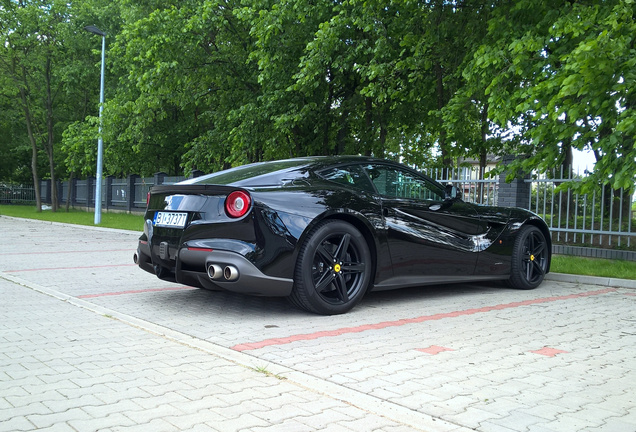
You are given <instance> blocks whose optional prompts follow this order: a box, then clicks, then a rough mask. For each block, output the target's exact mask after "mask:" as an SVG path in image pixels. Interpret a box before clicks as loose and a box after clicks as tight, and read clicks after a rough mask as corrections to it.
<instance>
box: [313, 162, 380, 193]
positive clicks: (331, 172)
mask: <svg viewBox="0 0 636 432" xmlns="http://www.w3.org/2000/svg"><path fill="white" fill-rule="evenodd" d="M319 174H320V176H321V177H322V178H324V179H325V180H330V181H332V182H335V183H338V184H341V185H344V186H352V187H356V188H358V189H362V190H364V191H367V192H375V191H374V190H373V186H372V185H371V183H369V179H368V177H367V176H366V175H365V174H364V173H363V172H362V170H361V169H360V168H359V167H356V166H341V167H334V168H328V169H326V170H323V171H321V172H320V173H319Z"/></svg>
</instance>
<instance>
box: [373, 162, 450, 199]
mask: <svg viewBox="0 0 636 432" xmlns="http://www.w3.org/2000/svg"><path fill="white" fill-rule="evenodd" d="M365 170H366V172H367V174H368V175H369V177H370V178H371V181H372V182H373V185H374V186H375V187H376V189H377V190H378V193H379V194H380V195H384V196H387V197H390V198H406V199H414V200H431V201H443V200H444V190H443V189H442V188H440V187H439V186H438V185H436V184H435V183H434V182H431V181H428V180H426V179H425V178H422V177H419V176H416V175H414V174H413V173H411V172H409V171H405V170H401V169H399V168H395V167H391V166H385V165H373V164H370V165H366V166H365Z"/></svg>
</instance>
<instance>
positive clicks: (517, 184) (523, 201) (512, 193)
mask: <svg viewBox="0 0 636 432" xmlns="http://www.w3.org/2000/svg"><path fill="white" fill-rule="evenodd" d="M517 157H518V156H511V155H507V156H504V157H503V158H502V163H503V164H504V166H507V165H510V164H511V163H512V162H513V161H514V160H515V159H517ZM521 157H522V156H521ZM507 175H508V170H505V171H504V172H502V173H501V174H500V175H499V202H498V205H500V206H502V207H522V208H528V203H529V202H530V192H531V189H532V185H531V184H530V183H529V182H526V181H525V180H527V179H529V178H530V173H523V172H521V171H519V172H517V174H516V176H515V178H514V179H513V180H512V181H511V182H510V183H506V176H507Z"/></svg>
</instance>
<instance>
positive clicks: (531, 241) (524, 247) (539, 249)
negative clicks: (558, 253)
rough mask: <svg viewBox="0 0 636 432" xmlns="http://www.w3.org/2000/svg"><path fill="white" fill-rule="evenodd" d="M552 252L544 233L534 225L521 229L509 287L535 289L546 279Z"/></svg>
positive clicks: (516, 243) (513, 254) (515, 247)
mask: <svg viewBox="0 0 636 432" xmlns="http://www.w3.org/2000/svg"><path fill="white" fill-rule="evenodd" d="M549 254H550V251H549V250H548V242H547V241H546V239H545V236H544V235H543V232H542V231H541V230H540V229H539V228H537V227H536V226H534V225H526V226H524V227H522V228H521V231H520V232H519V235H518V236H517V238H516V240H515V244H514V247H513V252H512V262H511V266H510V279H509V280H508V285H510V286H511V287H512V288H515V289H524V290H528V289H534V288H536V287H538V286H539V285H540V284H541V282H543V278H544V277H545V274H546V271H547V268H548V261H549Z"/></svg>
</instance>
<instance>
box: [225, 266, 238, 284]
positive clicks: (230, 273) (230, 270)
mask: <svg viewBox="0 0 636 432" xmlns="http://www.w3.org/2000/svg"><path fill="white" fill-rule="evenodd" d="M223 276H224V277H225V280H227V281H230V282H232V281H235V280H237V279H238V278H239V271H238V269H237V268H236V267H234V266H227V267H225V269H223Z"/></svg>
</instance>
